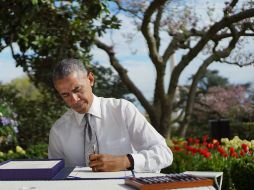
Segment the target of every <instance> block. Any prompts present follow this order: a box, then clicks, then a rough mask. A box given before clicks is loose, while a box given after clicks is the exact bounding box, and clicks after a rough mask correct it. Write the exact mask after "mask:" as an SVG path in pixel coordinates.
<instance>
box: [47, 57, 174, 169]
mask: <svg viewBox="0 0 254 190" xmlns="http://www.w3.org/2000/svg"><path fill="white" fill-rule="evenodd" d="M53 82H54V86H55V88H56V90H57V91H58V93H59V94H60V95H61V97H62V98H63V100H64V102H65V103H66V104H67V105H68V106H69V107H70V108H71V109H69V110H68V111H67V112H66V113H65V114H64V115H63V116H62V117H61V118H60V119H58V120H57V121H56V123H55V124H54V125H53V127H52V128H51V130H50V136H49V147H48V156H49V158H64V160H65V163H66V166H84V165H85V151H84V147H85V146H84V138H85V137H84V126H83V125H82V119H83V118H84V115H86V114H87V115H88V116H89V119H88V120H89V123H90V126H91V127H93V129H94V131H95V134H96V139H97V146H98V147H96V148H97V149H98V153H95V154H91V155H89V159H90V163H89V166H90V167H91V168H92V170H93V171H119V170H126V169H134V170H135V171H149V172H155V171H159V170H160V169H162V168H165V167H167V166H169V165H170V164H171V163H172V161H173V155H172V152H171V150H170V149H169V148H168V146H167V144H166V142H165V139H164V138H163V137H162V136H161V135H160V134H159V133H158V132H157V131H156V130H155V129H154V128H153V127H152V126H151V124H150V123H149V122H148V121H147V120H146V119H145V117H144V116H143V115H142V114H141V113H140V112H139V111H138V110H137V108H136V107H135V106H134V105H133V104H132V103H130V102H128V101H126V100H124V99H114V98H102V97H97V96H95V95H94V94H93V93H92V86H93V84H94V76H93V73H91V72H88V71H87V70H86V68H85V67H84V65H83V63H82V62H80V61H79V60H77V59H64V60H62V61H61V62H60V63H59V64H58V65H57V66H56V68H55V69H54V71H53Z"/></svg>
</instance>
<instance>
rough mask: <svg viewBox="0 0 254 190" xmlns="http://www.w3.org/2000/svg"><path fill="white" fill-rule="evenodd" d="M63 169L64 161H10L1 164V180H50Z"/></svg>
mask: <svg viewBox="0 0 254 190" xmlns="http://www.w3.org/2000/svg"><path fill="white" fill-rule="evenodd" d="M63 168H64V160H63V159H28V160H27V159H26V160H8V161H5V162H2V163H0V180H50V179H52V178H53V177H54V176H55V175H56V174H57V173H58V172H59V171H60V170H62V169H63Z"/></svg>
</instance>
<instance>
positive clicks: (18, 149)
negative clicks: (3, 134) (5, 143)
mask: <svg viewBox="0 0 254 190" xmlns="http://www.w3.org/2000/svg"><path fill="white" fill-rule="evenodd" d="M16 152H17V153H20V154H26V151H24V149H23V148H22V147H20V146H16Z"/></svg>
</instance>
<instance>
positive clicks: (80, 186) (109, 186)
mask: <svg viewBox="0 0 254 190" xmlns="http://www.w3.org/2000/svg"><path fill="white" fill-rule="evenodd" d="M77 169H78V170H79V171H80V172H81V173H79V174H80V175H81V176H82V174H84V171H86V172H87V168H77ZM72 171H74V170H72ZM114 173H116V172H114ZM70 174H72V173H70ZM94 174H95V173H94V172H93V173H88V174H86V176H87V175H89V176H92V175H94ZM119 174H120V175H123V172H121V173H120V172H119ZM77 175H78V174H77ZM101 175H103V176H104V177H105V173H102V174H101ZM111 175H112V174H111ZM158 175H162V176H163V175H166V174H161V173H135V176H136V177H151V176H158ZM72 189H75V190H84V189H85V190H97V189H98V190H99V189H100V190H101V189H103V190H133V188H132V187H130V186H127V185H125V184H124V179H102V180H101V179H100V180H98V179H96V180H90V179H85V180H83V179H82V180H70V179H69V180H50V181H41V180H36V181H0V190H72ZM178 190H180V189H178ZM181 190H215V188H214V187H212V186H211V187H198V188H197V187H195V188H182V189H181Z"/></svg>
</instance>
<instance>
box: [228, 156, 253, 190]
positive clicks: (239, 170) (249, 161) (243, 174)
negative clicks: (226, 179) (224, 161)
mask: <svg viewBox="0 0 254 190" xmlns="http://www.w3.org/2000/svg"><path fill="white" fill-rule="evenodd" d="M231 176H232V180H233V183H234V185H235V187H236V189H237V190H252V189H253V187H254V181H253V179H254V159H253V157H252V158H249V157H246V158H243V159H241V160H237V161H236V162H234V163H233V164H232V168H231Z"/></svg>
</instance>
